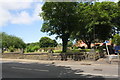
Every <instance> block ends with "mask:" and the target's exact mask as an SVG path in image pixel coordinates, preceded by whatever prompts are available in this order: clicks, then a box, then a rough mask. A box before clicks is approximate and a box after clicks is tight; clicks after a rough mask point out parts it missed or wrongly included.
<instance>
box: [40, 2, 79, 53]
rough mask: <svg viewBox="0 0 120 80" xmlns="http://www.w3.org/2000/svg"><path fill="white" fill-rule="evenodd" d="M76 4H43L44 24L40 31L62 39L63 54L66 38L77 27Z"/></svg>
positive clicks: (65, 48) (65, 47)
mask: <svg viewBox="0 0 120 80" xmlns="http://www.w3.org/2000/svg"><path fill="white" fill-rule="evenodd" d="M77 4H78V3H77V2H45V4H44V5H43V7H42V11H43V13H42V14H41V15H42V17H43V20H44V24H43V26H42V29H41V31H42V32H47V33H49V35H53V34H56V35H57V37H60V38H62V41H63V50H62V51H63V52H66V50H67V42H68V38H69V37H70V35H71V33H72V32H73V31H74V29H75V28H74V27H75V26H77V24H76V23H77V22H78V21H77V15H76V14H77V13H76V7H77Z"/></svg>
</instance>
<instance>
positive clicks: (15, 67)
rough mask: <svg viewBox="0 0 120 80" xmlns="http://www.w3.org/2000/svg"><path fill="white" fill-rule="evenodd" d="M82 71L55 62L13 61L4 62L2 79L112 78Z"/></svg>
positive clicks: (79, 79)
mask: <svg viewBox="0 0 120 80" xmlns="http://www.w3.org/2000/svg"><path fill="white" fill-rule="evenodd" d="M82 72H84V71H83V70H80V69H78V70H72V69H71V68H70V67H65V66H55V65H53V64H37V63H30V64H26V63H13V62H12V63H3V64H2V77H3V79H2V80H6V79H12V80H18V79H20V80H21V79H22V80H23V79H24V80H27V79H28V80H31V79H32V80H37V79H38V78H39V79H38V80H44V79H45V80H46V79H48V80H50V79H52V80H54V79H55V80H82V79H85V80H86V79H89V80H90V79H92V80H98V79H99V80H111V79H105V78H104V77H102V76H93V75H83V74H82ZM76 73H79V74H76ZM113 80H115V79H113Z"/></svg>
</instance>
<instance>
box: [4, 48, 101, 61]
mask: <svg viewBox="0 0 120 80" xmlns="http://www.w3.org/2000/svg"><path fill="white" fill-rule="evenodd" d="M2 57H3V58H12V59H35V60H75V61H81V60H97V59H99V58H100V56H99V54H98V53H96V52H95V51H94V50H91V51H90V52H86V51H85V50H80V52H79V53H69V52H68V53H29V54H21V53H3V54H2Z"/></svg>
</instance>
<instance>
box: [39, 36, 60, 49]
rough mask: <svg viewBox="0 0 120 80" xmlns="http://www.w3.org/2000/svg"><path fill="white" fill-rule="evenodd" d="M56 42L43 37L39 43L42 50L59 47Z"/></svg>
mask: <svg viewBox="0 0 120 80" xmlns="http://www.w3.org/2000/svg"><path fill="white" fill-rule="evenodd" d="M57 44H58V43H57V42H56V40H52V39H50V38H49V37H42V38H41V39H40V41H39V45H40V47H41V48H45V47H56V46H57Z"/></svg>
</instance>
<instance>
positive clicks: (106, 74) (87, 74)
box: [75, 73, 118, 77]
mask: <svg viewBox="0 0 120 80" xmlns="http://www.w3.org/2000/svg"><path fill="white" fill-rule="evenodd" d="M75 74H85V75H94V76H115V77H118V75H109V74H93V73H75Z"/></svg>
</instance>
